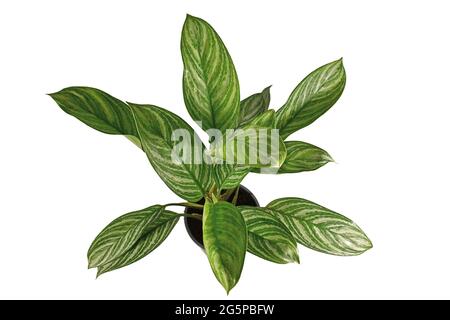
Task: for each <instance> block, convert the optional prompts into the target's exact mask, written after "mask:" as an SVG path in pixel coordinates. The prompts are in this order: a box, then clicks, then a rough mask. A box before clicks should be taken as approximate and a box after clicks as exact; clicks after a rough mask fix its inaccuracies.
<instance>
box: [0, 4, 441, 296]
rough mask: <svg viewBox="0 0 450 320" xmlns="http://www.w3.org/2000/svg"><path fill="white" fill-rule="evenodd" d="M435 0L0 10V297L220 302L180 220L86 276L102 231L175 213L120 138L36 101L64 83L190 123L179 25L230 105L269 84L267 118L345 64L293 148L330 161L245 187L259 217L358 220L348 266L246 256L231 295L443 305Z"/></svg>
mask: <svg viewBox="0 0 450 320" xmlns="http://www.w3.org/2000/svg"><path fill="white" fill-rule="evenodd" d="M449 12H450V5H449V4H448V1H411V0H409V1H319V0H317V1H308V2H307V1H261V0H258V1H250V0H246V1H242V0H241V1H230V0H229V1H206V0H205V1H194V0H190V1H185V0H183V1H181V0H180V1H158V2H156V1H155V2H152V3H151V2H150V1H111V0H109V1H81V0H77V1H44V0H41V1H20V0H15V1H2V2H1V4H0V110H1V114H0V123H1V125H0V139H1V149H0V150H1V151H0V164H1V165H0V297H1V298H44V299H45V298H125V299H128V298H139V299H140V298H142V299H162V298H167V299H170V298H180V299H182V298H192V299H197V298H210V299H215V298H218V299H224V298H227V296H226V294H225V291H224V290H223V289H222V287H221V286H220V284H219V283H218V282H217V281H216V280H215V278H214V276H213V274H212V272H211V271H210V268H209V265H208V262H207V259H206V256H205V255H204V254H203V253H202V252H201V250H200V249H199V248H198V247H196V246H195V245H194V244H193V242H192V241H191V240H190V238H189V237H188V235H187V234H186V231H185V228H184V225H183V223H182V222H180V223H179V224H178V225H177V226H176V228H175V229H174V231H173V232H172V234H171V235H170V236H169V238H168V239H167V240H166V241H165V242H164V243H163V244H162V245H161V246H160V247H159V248H158V249H156V251H154V252H153V253H152V254H151V255H150V256H148V257H146V258H145V259H143V260H141V261H140V262H138V263H136V264H134V265H131V266H129V267H126V268H124V269H121V270H118V271H114V272H111V273H108V274H106V275H104V276H102V277H100V278H99V279H98V280H95V271H93V270H89V271H88V270H87V259H86V252H87V249H88V247H89V245H90V243H91V241H92V240H93V239H94V237H95V236H96V235H97V233H98V232H99V231H100V230H101V229H102V228H103V227H104V226H105V225H106V224H107V223H109V222H110V221H111V220H113V219H114V218H116V217H117V216H119V215H121V214H124V213H126V212H129V211H133V210H137V209H141V208H144V207H146V206H149V205H152V204H155V203H160V204H163V203H167V202H173V201H177V196H175V195H174V194H172V193H171V192H170V190H169V189H168V188H167V187H166V186H165V185H164V183H163V182H162V181H161V180H160V179H159V178H158V176H157V175H156V173H155V172H154V171H153V169H152V168H151V167H150V165H149V163H148V162H147V159H146V157H145V155H144V154H143V153H142V152H141V151H140V150H139V149H138V148H136V147H135V146H134V145H133V144H131V143H130V142H128V141H127V140H126V139H124V138H122V137H119V136H108V135H104V134H101V133H99V132H96V131H95V130H92V129H90V128H88V127H87V126H85V125H84V124H82V123H81V122H79V121H78V120H76V119H74V118H72V117H70V116H68V115H67V114H65V113H64V112H63V111H61V110H60V109H59V108H58V107H57V106H56V104H55V103H54V102H53V101H52V100H51V99H50V97H48V96H46V95H45V94H46V93H50V92H54V91H59V90H60V89H62V88H64V87H67V86H71V85H88V86H93V87H98V88H101V89H103V90H105V91H107V92H109V93H111V94H112V95H114V96H116V97H118V98H121V99H123V100H127V101H132V102H137V103H152V104H156V105H159V106H162V107H165V108H168V109H170V110H171V111H174V112H176V113H177V114H179V115H181V116H182V117H184V118H185V119H188V120H189V122H190V123H192V124H193V122H192V121H191V120H190V118H189V116H188V114H187V111H186V109H185V107H184V104H183V98H182V90H181V75H182V61H181V56H180V50H179V41H180V32H181V27H182V24H183V22H184V18H185V15H186V13H190V14H192V15H195V16H199V17H202V18H204V19H206V20H207V21H209V22H210V23H211V24H212V25H213V26H214V28H215V29H216V30H217V31H218V33H219V34H220V35H221V37H222V39H223V40H224V42H225V44H226V45H227V47H228V49H229V51H230V53H231V55H232V57H233V60H234V63H235V65H236V69H237V71H238V74H239V79H240V83H241V90H242V97H246V96H248V95H250V94H252V93H254V92H257V91H260V90H261V89H262V88H264V87H266V86H267V85H270V84H272V85H273V87H272V107H273V108H278V107H279V106H281V105H282V104H283V103H284V101H285V100H286V99H287V97H288V95H289V93H290V92H291V90H292V89H293V88H294V87H295V86H296V85H297V83H298V82H299V81H300V80H301V79H302V78H303V77H304V76H306V75H307V74H308V73H309V72H310V71H312V70H314V69H315V68H317V67H319V66H321V65H323V64H325V63H327V62H330V61H332V60H335V59H337V58H340V57H344V64H345V67H346V70H347V78H348V81H347V86H346V90H345V92H344V94H343V96H342V98H341V99H340V101H339V102H338V103H337V104H336V105H335V106H334V107H333V108H332V109H331V110H330V111H329V112H328V113H327V114H325V115H324V116H323V117H322V118H321V119H319V120H318V121H316V122H315V123H314V124H313V125H311V126H309V127H308V128H306V129H304V130H302V131H301V132H298V133H296V134H294V135H293V136H292V139H294V138H295V139H299V140H304V141H308V142H310V143H313V144H315V145H317V146H320V147H322V148H324V149H326V150H327V151H329V152H330V153H331V155H332V156H333V157H334V158H335V159H336V161H337V164H329V165H327V166H325V167H324V168H321V169H319V170H318V171H315V172H310V173H301V174H294V175H281V176H267V175H265V176H263V175H250V176H248V177H247V179H246V180H245V181H244V185H245V186H247V187H249V188H250V189H251V190H252V191H253V192H254V193H255V195H256V196H257V197H258V199H259V201H260V203H261V204H262V205H264V204H266V203H268V202H269V201H271V200H273V199H275V198H279V197H284V196H299V197H304V198H306V199H310V200H312V201H315V202H318V203H320V204H322V205H325V206H327V207H329V208H331V209H334V210H336V211H339V212H341V213H343V214H344V215H346V216H348V217H350V218H352V219H353V220H354V221H355V222H357V223H358V224H359V225H360V226H361V227H362V228H363V229H364V230H365V231H366V233H367V234H368V235H369V237H370V238H371V240H372V241H373V243H374V248H373V249H372V250H370V251H369V252H367V253H366V254H364V255H362V256H359V257H352V258H339V257H333V256H326V255H323V254H320V253H316V252H313V251H311V250H308V249H306V248H303V247H300V248H299V250H300V256H301V264H300V265H295V264H291V265H276V264H272V263H270V262H266V261H264V260H261V259H259V258H256V257H254V256H252V255H248V256H247V258H246V264H245V266H244V271H243V273H242V277H241V281H240V282H239V284H238V285H237V286H236V287H235V289H233V290H232V292H231V294H230V296H229V298H232V299H240V298H254V299H257V298H268V299H270V298H275V299H278V298H279V299H282V298H288V299H310V298H324V299H328V298H343V299H347V298H357V299H358V298H450V292H449V289H448V288H449V285H450V279H449V273H448V270H449V268H450V257H449V244H450V241H449V238H450V235H449V232H448V230H449V226H450V212H449V204H448V203H449V202H448V196H449V180H450V171H449V165H448V161H449V158H450V152H449V143H448V137H449V136H450V129H449V120H450V111H449V110H450V105H449V98H448V93H449V86H450V82H449V81H450V80H449V77H448V75H449V73H450V62H449V57H450V45H449V41H448V40H449V39H448V31H449V30H450V20H449V18H448V15H449Z"/></svg>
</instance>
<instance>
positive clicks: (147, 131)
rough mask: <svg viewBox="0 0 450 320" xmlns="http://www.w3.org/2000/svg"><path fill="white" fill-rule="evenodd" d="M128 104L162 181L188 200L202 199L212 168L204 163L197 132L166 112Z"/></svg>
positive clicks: (202, 150)
mask: <svg viewBox="0 0 450 320" xmlns="http://www.w3.org/2000/svg"><path fill="white" fill-rule="evenodd" d="M128 104H129V105H130V106H131V108H132V111H133V113H134V115H135V118H136V125H137V128H138V132H139V136H140V140H141V142H142V147H143V149H144V151H145V153H146V154H147V157H148V159H149V161H150V163H151V164H152V166H153V168H154V169H155V171H156V172H157V173H158V175H159V176H160V177H161V179H162V180H163V181H164V182H165V183H166V185H167V186H168V187H169V188H170V189H171V190H172V191H173V192H174V193H175V194H177V195H178V196H180V197H181V198H183V199H185V200H187V201H192V202H196V201H198V200H200V199H201V198H203V196H204V195H205V194H206V193H207V192H208V191H209V189H210V187H211V185H212V177H211V172H210V166H209V165H207V164H206V163H205V162H204V161H203V152H204V146H203V144H202V142H201V140H200V138H199V137H198V136H197V135H196V134H195V132H194V130H193V129H192V128H191V127H190V126H189V125H188V124H187V123H186V122H185V121H184V120H183V119H181V118H180V117H178V116H177V115H176V114H174V113H172V112H170V111H167V110H165V109H162V108H159V107H156V106H152V105H137V104H132V103H128ZM178 134H180V137H178Z"/></svg>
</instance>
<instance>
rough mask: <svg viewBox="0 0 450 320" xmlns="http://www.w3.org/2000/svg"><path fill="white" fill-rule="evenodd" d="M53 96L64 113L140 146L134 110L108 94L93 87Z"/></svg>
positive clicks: (78, 88)
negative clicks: (126, 138) (119, 135)
mask: <svg viewBox="0 0 450 320" xmlns="http://www.w3.org/2000/svg"><path fill="white" fill-rule="evenodd" d="M50 96H51V97H52V98H53V100H55V102H56V103H57V104H58V105H59V106H60V107H61V109H62V110H64V111H65V112H67V113H68V114H70V115H72V116H74V117H75V118H77V119H78V120H80V121H81V122H83V123H85V124H87V125H88V126H90V127H91V128H94V129H96V130H98V131H100V132H103V133H108V134H121V135H125V136H127V137H128V138H129V139H130V140H131V141H132V142H133V143H134V144H136V145H137V146H139V147H140V141H139V137H138V134H137V130H136V126H135V123H134V119H133V115H132V113H131V110H130V107H129V106H128V105H127V104H126V103H124V102H122V101H120V100H118V99H116V98H114V97H112V96H110V95H109V94H107V93H106V92H103V91H101V90H98V89H95V88H89V87H69V88H65V89H63V90H61V91H59V92H56V93H52V94H50Z"/></svg>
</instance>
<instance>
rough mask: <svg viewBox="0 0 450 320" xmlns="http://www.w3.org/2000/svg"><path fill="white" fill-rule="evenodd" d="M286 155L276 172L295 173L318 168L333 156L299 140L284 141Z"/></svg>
mask: <svg viewBox="0 0 450 320" xmlns="http://www.w3.org/2000/svg"><path fill="white" fill-rule="evenodd" d="M284 144H285V145H286V151H287V156H286V159H285V160H284V162H283V165H282V166H281V167H280V169H279V170H278V173H295V172H302V171H312V170H316V169H319V168H320V167H322V166H324V165H326V164H327V163H328V162H332V161H334V160H333V158H331V156H330V155H329V154H328V152H326V151H325V150H323V149H320V148H319V147H316V146H313V145H312V144H309V143H306V142H301V141H285V142H284Z"/></svg>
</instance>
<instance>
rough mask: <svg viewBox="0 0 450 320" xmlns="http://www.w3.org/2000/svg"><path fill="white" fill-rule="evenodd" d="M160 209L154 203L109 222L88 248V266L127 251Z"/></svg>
mask: <svg viewBox="0 0 450 320" xmlns="http://www.w3.org/2000/svg"><path fill="white" fill-rule="evenodd" d="M162 211H164V208H163V207H162V206H158V205H156V206H152V207H149V208H146V209H143V210H139V211H134V212H130V213H127V214H125V215H123V216H121V217H119V218H117V219H116V220H114V221H113V222H111V223H110V224H109V225H108V226H106V228H105V229H103V231H102V232H100V234H99V235H98V236H97V237H96V238H95V240H94V242H92V245H91V247H90V248H89V251H88V261H89V268H95V267H98V266H101V265H103V264H105V263H108V262H110V261H113V260H114V259H117V258H119V257H120V256H121V255H122V254H124V253H125V252H127V251H128V250H129V249H130V248H132V246H133V245H134V244H135V243H136V242H137V241H138V240H139V239H140V238H141V237H142V235H143V234H144V232H145V231H146V230H147V228H148V226H149V225H150V224H151V223H152V222H153V221H154V220H156V219H157V218H158V216H159V215H160V214H161V212H162Z"/></svg>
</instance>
